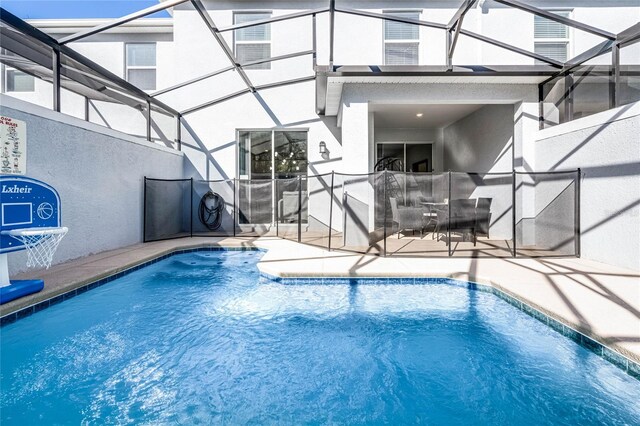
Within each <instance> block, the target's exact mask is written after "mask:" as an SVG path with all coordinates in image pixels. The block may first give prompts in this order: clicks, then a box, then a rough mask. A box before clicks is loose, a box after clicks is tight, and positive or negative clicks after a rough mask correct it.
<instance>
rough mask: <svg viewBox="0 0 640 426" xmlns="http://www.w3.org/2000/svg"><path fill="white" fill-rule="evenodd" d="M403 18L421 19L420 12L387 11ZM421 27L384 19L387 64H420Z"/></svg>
mask: <svg viewBox="0 0 640 426" xmlns="http://www.w3.org/2000/svg"><path fill="white" fill-rule="evenodd" d="M385 14H386V15H393V16H398V17H401V18H409V19H420V13H419V12H385ZM419 35H420V31H419V27H418V26H417V25H411V24H405V23H402V22H395V21H384V63H385V65H418V60H419V57H418V56H419V55H418V47H419V45H420V41H419Z"/></svg>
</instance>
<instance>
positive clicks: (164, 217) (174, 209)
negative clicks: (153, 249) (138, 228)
mask: <svg viewBox="0 0 640 426" xmlns="http://www.w3.org/2000/svg"><path fill="white" fill-rule="evenodd" d="M191 186H192V181H191V179H179V180H162V179H149V178H145V180H144V241H145V242H149V241H157V240H166V239H171V238H180V237H188V236H190V235H191V225H192V220H191V215H192V206H191Z"/></svg>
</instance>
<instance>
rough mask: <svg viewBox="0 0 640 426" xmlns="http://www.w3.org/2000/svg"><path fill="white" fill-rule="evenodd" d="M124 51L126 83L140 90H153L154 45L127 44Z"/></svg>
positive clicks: (154, 82) (154, 80) (154, 73)
mask: <svg viewBox="0 0 640 426" xmlns="http://www.w3.org/2000/svg"><path fill="white" fill-rule="evenodd" d="M125 51H126V52H125V77H126V79H127V81H128V82H129V83H131V84H133V85H134V86H137V87H139V88H140V89H142V90H155V88H156V44H155V43H127V44H126V45H125Z"/></svg>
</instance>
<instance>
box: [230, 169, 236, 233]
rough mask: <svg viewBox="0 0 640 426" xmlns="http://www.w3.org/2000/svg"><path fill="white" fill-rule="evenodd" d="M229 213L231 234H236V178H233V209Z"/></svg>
mask: <svg viewBox="0 0 640 426" xmlns="http://www.w3.org/2000/svg"><path fill="white" fill-rule="evenodd" d="M232 212H233V213H232V214H231V226H233V236H234V237H235V236H236V178H233V210H232Z"/></svg>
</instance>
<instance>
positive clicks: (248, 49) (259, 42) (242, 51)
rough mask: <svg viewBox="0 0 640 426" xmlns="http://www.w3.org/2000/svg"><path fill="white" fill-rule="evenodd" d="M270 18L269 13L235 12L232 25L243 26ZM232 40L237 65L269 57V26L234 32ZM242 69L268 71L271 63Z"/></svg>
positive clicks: (257, 26)
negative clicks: (246, 23)
mask: <svg viewBox="0 0 640 426" xmlns="http://www.w3.org/2000/svg"><path fill="white" fill-rule="evenodd" d="M270 17H271V13H269V12H235V13H234V14H233V23H234V24H243V23H245V22H251V21H259V20H261V19H268V18H270ZM233 38H234V52H235V55H236V59H237V60H238V62H239V63H241V64H244V63H247V62H252V61H258V60H260V59H267V58H270V57H271V24H264V25H256V26H255V27H248V28H241V29H239V30H235V31H234V34H233ZM244 68H245V69H248V70H268V69H271V63H269V62H264V63H262V64H255V65H249V66H246V67H244Z"/></svg>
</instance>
